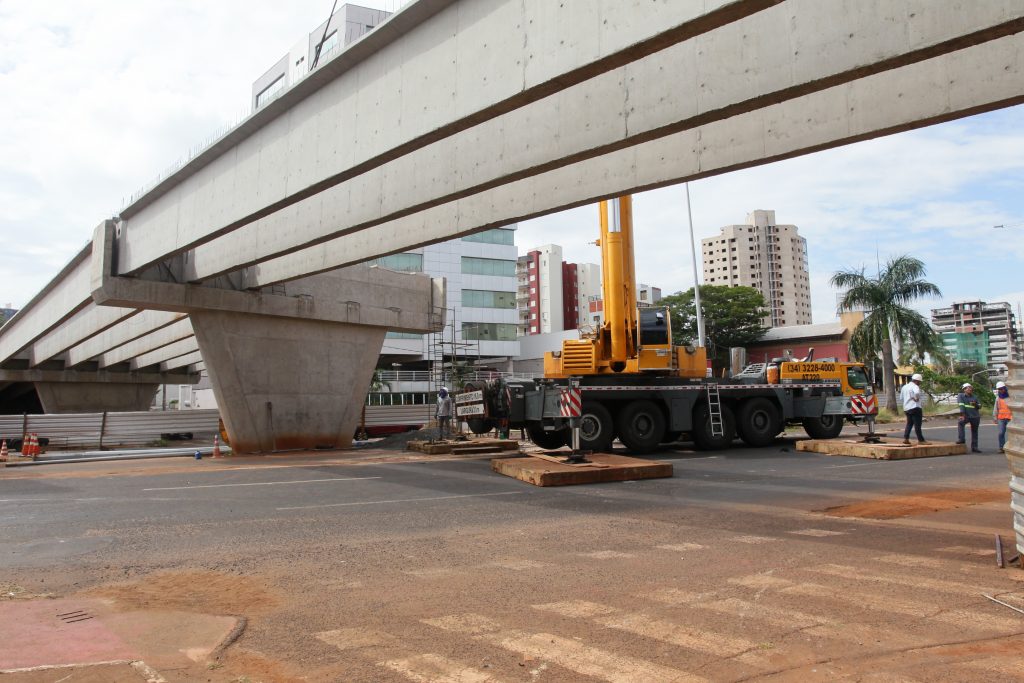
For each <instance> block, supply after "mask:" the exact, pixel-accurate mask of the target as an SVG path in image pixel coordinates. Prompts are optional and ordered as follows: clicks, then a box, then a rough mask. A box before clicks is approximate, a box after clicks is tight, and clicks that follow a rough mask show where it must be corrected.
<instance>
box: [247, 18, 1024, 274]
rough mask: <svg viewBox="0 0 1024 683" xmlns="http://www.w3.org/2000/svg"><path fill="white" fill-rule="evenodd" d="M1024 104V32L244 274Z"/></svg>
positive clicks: (373, 249) (319, 263)
mask: <svg viewBox="0 0 1024 683" xmlns="http://www.w3.org/2000/svg"><path fill="white" fill-rule="evenodd" d="M1022 102H1024V35H1021V34H1017V35H1014V36H1007V37H1005V38H1000V39H998V40H994V41H990V42H987V43H983V44H981V45H976V46H973V47H970V48H966V49H964V50H961V51H959V52H956V53H954V54H949V55H945V56H942V57H938V58H936V59H933V60H928V61H926V62H919V63H916V64H911V65H908V66H905V67H902V68H899V69H894V70H891V71H887V72H883V73H879V74H875V75H873V76H869V77H867V78H864V79H860V80H858V81H854V82H852V83H847V84H843V85H841V86H836V87H834V88H831V89H829V90H825V91H821V92H817V93H813V94H810V95H806V96H804V97H801V98H798V99H796V100H792V101H788V102H783V103H780V104H778V105H774V106H771V107H766V108H764V109H761V110H758V111H754V112H750V113H747V114H742V115H739V116H736V117H733V118H731V119H728V120H726V121H720V122H716V123H713V124H709V125H707V126H701V127H699V128H697V129H696V130H690V131H684V132H682V133H676V134H673V135H670V136H667V137H664V138H662V139H659V140H655V141H652V142H647V143H643V144H641V145H637V146H635V147H632V148H628V149H624V150H618V151H615V152H612V153H610V154H605V155H603V156H601V157H598V158H595V159H589V160H587V161H584V162H581V163H579V164H576V165H574V166H569V167H564V168H561V169H557V170H555V171H550V172H547V173H543V174H540V175H537V176H534V177H531V178H527V179H524V180H519V181H516V182H513V183H509V184H508V185H505V186H504V187H501V188H497V189H494V190H490V191H487V192H481V193H478V194H476V195H473V196H470V197H466V198H463V199H460V200H458V201H454V202H449V203H447V204H444V205H441V206H437V207H433V208H430V209H427V210H425V211H421V212H419V213H416V214H413V215H411V216H406V217H404V218H401V219H398V220H394V221H391V222H389V223H386V224H384V225H379V226H375V227H373V228H370V229H368V230H363V231H361V232H359V233H355V234H352V235H348V236H345V237H340V238H337V239H334V240H331V241H329V242H326V243H324V244H320V245H317V246H315V247H310V248H307V249H304V250H303V251H300V252H296V253H294V254H290V255H288V256H284V257H279V258H276V259H273V260H270V261H266V262H264V263H261V264H259V265H257V266H253V267H251V268H247V269H246V278H245V286H246V287H252V288H254V287H264V286H269V285H271V284H274V283H277V282H284V281H287V280H290V279H293V278H295V277H298V276H300V275H307V274H309V273H316V272H319V271H321V270H331V269H334V268H338V267H340V266H344V265H348V264H351V263H358V262H360V261H364V260H366V259H369V258H374V257H376V256H379V255H381V254H383V253H392V252H397V251H402V250H404V249H408V248H412V247H416V246H421V245H423V244H429V243H432V242H437V241H440V240H444V239H450V238H452V237H454V236H457V235H464V234H468V233H471V232H474V231H475V230H477V229H480V228H490V227H498V226H501V225H506V224H509V223H513V222H516V221H523V220H527V219H530V218H535V217H537V216H542V215H545V214H548V213H552V212H555V211H560V210H564V209H567V208H572V207H574V206H581V205H585V204H589V203H591V202H594V201H597V200H599V199H604V198H608V197H613V196H616V195H618V194H623V193H627V192H637V191H642V190H648V189H653V188H655V187H661V186H665V185H673V184H676V183H679V182H683V181H686V180H693V179H697V178H702V177H707V176H712V175H717V174H721V173H726V172H728V171H732V170H737V169H741V168H747V167H750V166H756V165H759V164H766V163H770V162H772V161H778V160H780V159H785V158H790V157H794V156H799V155H802V154H808V153H811V152H816V151H820V150H823V149H828V148H831V147H837V146H841V145H845V144H849V143H852V142H857V141H860V140H866V139H870V138H873V137H878V136H882V135H887V134H891V133H896V132H901V131H905V130H909V129H912V128H918V127H922V126H926V125H930V124H933V123H938V122H940V121H947V120H952V119H956V118H960V117H963V116H968V115H971V114H976V113H979V112H981V111H987V110H992V109H998V108H1001V107H1006V106H1011V105H1014V104H1020V103H1022ZM797 131H798V132H797ZM383 245H387V246H386V247H385V246H383Z"/></svg>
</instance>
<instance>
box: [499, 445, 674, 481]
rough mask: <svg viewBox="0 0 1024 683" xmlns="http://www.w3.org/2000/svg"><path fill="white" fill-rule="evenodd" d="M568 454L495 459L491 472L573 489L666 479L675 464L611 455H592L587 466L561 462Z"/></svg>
mask: <svg viewBox="0 0 1024 683" xmlns="http://www.w3.org/2000/svg"><path fill="white" fill-rule="evenodd" d="M567 454H568V452H564V451H552V452H550V453H548V452H545V453H542V454H541V455H545V456H546V457H543V458H540V457H531V456H530V454H526V455H525V456H524V457H518V458H495V459H493V460H491V469H492V470H494V471H495V472H497V473H498V474H504V475H505V476H508V477H513V478H515V479H519V480H520V481H525V482H526V483H528V484H533V485H534V486H572V485H575V484H597V483H601V482H606V481H634V480H637V479H664V478H666V477H671V476H672V463H668V462H659V461H657V460H644V459H643V458H630V457H627V456H624V455H613V454H611V453H591V454H588V455H587V460H589V461H590V462H588V463H569V462H560V459H561V458H560V457H559V456H561V457H562V458H564V456H565V455H567Z"/></svg>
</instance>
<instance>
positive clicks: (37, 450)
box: [32, 432, 42, 458]
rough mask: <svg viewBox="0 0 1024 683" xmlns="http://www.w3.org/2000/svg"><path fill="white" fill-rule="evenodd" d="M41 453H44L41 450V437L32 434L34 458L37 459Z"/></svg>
mask: <svg viewBox="0 0 1024 683" xmlns="http://www.w3.org/2000/svg"><path fill="white" fill-rule="evenodd" d="M41 452H42V451H41V450H40V448H39V435H38V434H36V433H35V432H32V457H33V458H34V457H36V456H37V455H39V454H40V453H41Z"/></svg>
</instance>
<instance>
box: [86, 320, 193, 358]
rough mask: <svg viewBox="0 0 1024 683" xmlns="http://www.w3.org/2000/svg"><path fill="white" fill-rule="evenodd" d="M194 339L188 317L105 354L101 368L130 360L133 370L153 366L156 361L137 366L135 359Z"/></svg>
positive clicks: (102, 356)
mask: <svg viewBox="0 0 1024 683" xmlns="http://www.w3.org/2000/svg"><path fill="white" fill-rule="evenodd" d="M192 337H193V333H192V323H190V322H189V320H188V318H187V317H183V318H180V319H179V320H176V321H175V322H173V323H171V324H170V325H167V326H165V327H162V328H160V329H158V330H154V331H153V332H152V333H150V334H147V335H145V336H143V337H140V338H138V339H136V340H134V341H131V342H128V343H125V344H122V345H121V346H118V347H117V348H115V349H112V350H110V351H108V352H106V353H104V354H103V355H101V356H100V360H99V366H100V367H101V368H106V367H109V366H111V365H117V364H118V363H123V362H124V361H127V360H130V361H132V369H135V368H136V367H146V366H147V365H152V364H153V362H156V361H151V362H149V363H142V364H138V365H137V364H136V363H135V359H138V358H142V357H144V356H147V355H149V354H151V353H153V352H155V351H157V350H159V349H162V348H164V347H166V346H168V345H169V344H173V343H175V342H180V341H182V340H187V339H192Z"/></svg>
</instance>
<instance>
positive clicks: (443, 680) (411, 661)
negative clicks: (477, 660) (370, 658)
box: [379, 653, 501, 683]
mask: <svg viewBox="0 0 1024 683" xmlns="http://www.w3.org/2000/svg"><path fill="white" fill-rule="evenodd" d="M379 665H380V666H383V667H386V668H388V669H391V670H392V671H394V672H396V673H399V674H401V675H403V676H405V677H406V678H408V679H409V680H412V681H416V682H417V683H500V680H501V679H498V678H495V677H494V676H491V675H490V674H488V673H484V672H483V671H479V670H478V669H474V668H471V667H468V666H464V665H463V664H461V663H459V662H456V661H454V660H451V659H448V658H447V657H442V656H441V655H435V654H430V653H427V654H422V655H416V656H413V657H409V658H407V659H392V660H390V661H386V662H379Z"/></svg>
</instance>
